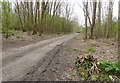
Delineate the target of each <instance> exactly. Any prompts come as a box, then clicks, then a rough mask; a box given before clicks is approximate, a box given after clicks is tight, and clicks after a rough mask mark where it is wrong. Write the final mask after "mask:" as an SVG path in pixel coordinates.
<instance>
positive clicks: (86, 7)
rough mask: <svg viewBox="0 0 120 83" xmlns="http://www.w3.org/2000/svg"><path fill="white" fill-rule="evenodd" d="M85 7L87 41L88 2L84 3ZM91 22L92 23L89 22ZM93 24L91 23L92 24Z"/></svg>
mask: <svg viewBox="0 0 120 83" xmlns="http://www.w3.org/2000/svg"><path fill="white" fill-rule="evenodd" d="M84 7H85V12H84V15H85V39H87V32H88V30H87V28H88V27H87V17H88V15H87V14H88V1H87V2H86V4H85V3H84ZM89 22H90V21H89ZM90 24H91V22H90Z"/></svg>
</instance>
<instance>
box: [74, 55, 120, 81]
mask: <svg viewBox="0 0 120 83" xmlns="http://www.w3.org/2000/svg"><path fill="white" fill-rule="evenodd" d="M75 66H76V69H77V73H78V74H79V76H80V78H81V79H82V80H95V81H120V78H119V75H120V64H119V63H118V62H110V61H100V62H99V61H97V59H95V58H93V56H91V55H88V56H85V57H82V58H79V57H77V59H76V62H75Z"/></svg>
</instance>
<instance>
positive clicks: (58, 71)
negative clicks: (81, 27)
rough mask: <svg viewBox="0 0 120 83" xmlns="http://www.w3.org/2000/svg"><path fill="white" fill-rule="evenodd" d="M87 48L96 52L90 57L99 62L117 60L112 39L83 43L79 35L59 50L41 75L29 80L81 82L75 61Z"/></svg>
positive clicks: (115, 47)
mask: <svg viewBox="0 0 120 83" xmlns="http://www.w3.org/2000/svg"><path fill="white" fill-rule="evenodd" d="M88 48H94V49H95V50H96V51H95V52H93V53H92V54H91V55H92V56H94V58H97V60H99V61H100V60H110V61H117V60H118V58H117V57H118V52H117V51H118V46H117V41H116V42H115V40H114V39H113V38H111V39H104V38H103V39H99V40H86V41H84V40H83V35H82V34H80V35H78V36H76V37H75V38H74V39H72V40H71V41H69V42H68V43H67V44H66V45H65V46H64V47H63V48H62V49H61V51H60V52H59V53H58V54H57V55H56V56H55V57H54V59H53V60H52V61H51V64H50V65H49V66H48V67H47V70H46V71H45V72H44V73H43V74H37V76H36V77H35V76H33V79H31V80H34V79H35V80H49V81H54V80H55V81H59V80H63V81H65V80H66V81H68V80H74V81H76V80H81V78H79V76H78V74H77V72H76V67H75V60H76V58H77V57H82V56H86V55H87V49H88ZM31 77H32V76H31Z"/></svg>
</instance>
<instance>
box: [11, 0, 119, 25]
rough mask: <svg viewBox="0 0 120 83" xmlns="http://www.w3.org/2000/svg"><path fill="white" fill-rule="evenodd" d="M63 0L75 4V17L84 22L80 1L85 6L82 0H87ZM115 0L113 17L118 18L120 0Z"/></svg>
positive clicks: (105, 0)
mask: <svg viewBox="0 0 120 83" xmlns="http://www.w3.org/2000/svg"><path fill="white" fill-rule="evenodd" d="M10 1H12V2H13V1H15V0H10ZM25 1H27V0H25ZM28 1H30V0H28ZM33 1H34V0H33ZM38 1H39V0H38ZM55 1H59V0H55ZM63 1H67V2H69V3H70V4H71V5H73V4H74V14H73V17H76V18H77V19H78V21H79V23H80V24H84V13H83V10H82V8H80V7H79V5H78V3H79V4H80V6H83V4H82V2H83V1H85V0H63ZM101 1H102V2H103V4H104V2H108V0H101ZM113 1H114V6H113V17H116V18H118V2H119V1H120V0H113ZM77 2H78V3H77Z"/></svg>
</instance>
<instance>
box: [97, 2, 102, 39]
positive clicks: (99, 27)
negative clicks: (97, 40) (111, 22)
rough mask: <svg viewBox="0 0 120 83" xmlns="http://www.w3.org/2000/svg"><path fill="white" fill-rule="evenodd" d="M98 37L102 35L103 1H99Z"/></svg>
mask: <svg viewBox="0 0 120 83" xmlns="http://www.w3.org/2000/svg"><path fill="white" fill-rule="evenodd" d="M97 28H98V29H97V37H100V36H101V35H102V31H101V2H100V0H99V1H98V20H97Z"/></svg>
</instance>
